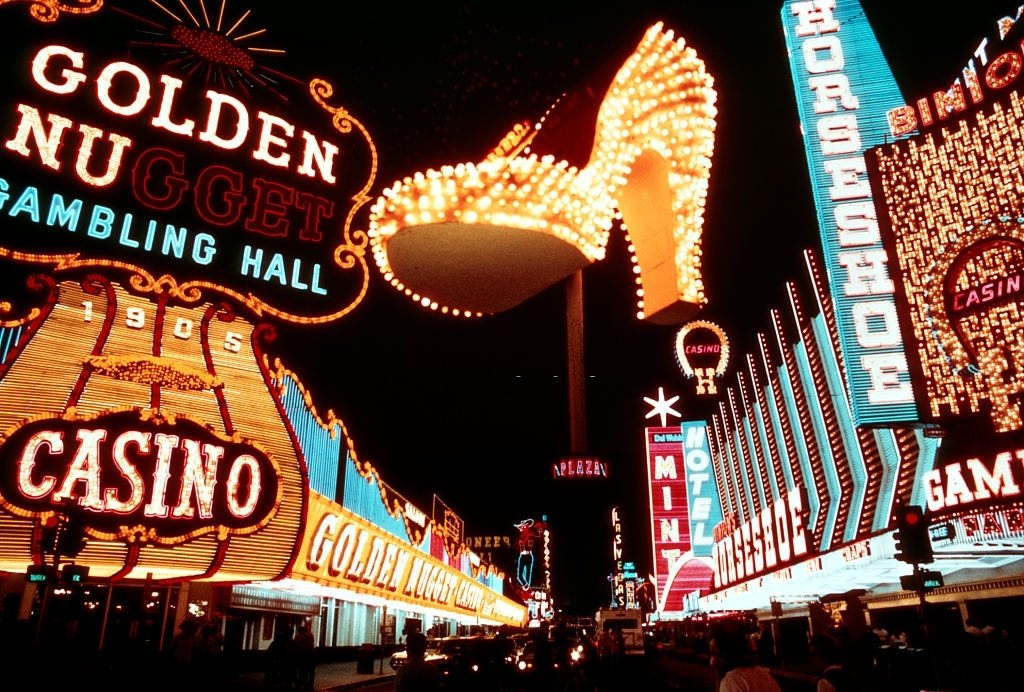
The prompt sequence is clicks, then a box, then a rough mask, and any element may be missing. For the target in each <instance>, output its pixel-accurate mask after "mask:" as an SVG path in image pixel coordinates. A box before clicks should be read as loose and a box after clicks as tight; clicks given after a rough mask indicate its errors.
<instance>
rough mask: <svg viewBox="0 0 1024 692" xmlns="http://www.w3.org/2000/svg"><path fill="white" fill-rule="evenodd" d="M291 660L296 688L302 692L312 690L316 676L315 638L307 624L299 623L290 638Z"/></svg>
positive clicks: (310, 691)
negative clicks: (293, 637)
mask: <svg viewBox="0 0 1024 692" xmlns="http://www.w3.org/2000/svg"><path fill="white" fill-rule="evenodd" d="M292 661H293V664H294V666H295V676H296V688H297V689H299V690H303V691H304V692H313V681H314V680H315V678H316V640H315V639H314V638H313V631H312V630H311V629H310V628H309V625H307V624H306V623H303V624H301V625H299V629H298V631H297V632H296V633H295V639H293V640H292Z"/></svg>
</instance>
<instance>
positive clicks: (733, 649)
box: [711, 620, 782, 692]
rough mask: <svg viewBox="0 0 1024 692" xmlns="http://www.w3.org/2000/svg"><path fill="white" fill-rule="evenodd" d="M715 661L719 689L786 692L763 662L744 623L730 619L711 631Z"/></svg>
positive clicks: (719, 691)
mask: <svg viewBox="0 0 1024 692" xmlns="http://www.w3.org/2000/svg"><path fill="white" fill-rule="evenodd" d="M711 655H712V661H713V663H714V665H715V667H716V669H717V671H718V675H719V681H718V692H755V691H756V692H782V688H781V687H779V683H778V682H777V681H776V680H775V677H774V676H773V675H772V672H771V671H770V670H768V669H767V668H766V667H764V666H762V665H759V664H758V661H757V652H756V651H755V650H754V648H753V647H752V646H751V642H750V639H749V637H748V633H747V629H746V627H744V625H743V623H741V622H738V621H734V620H726V621H724V622H721V623H718V624H716V625H715V626H714V627H713V628H712V632H711Z"/></svg>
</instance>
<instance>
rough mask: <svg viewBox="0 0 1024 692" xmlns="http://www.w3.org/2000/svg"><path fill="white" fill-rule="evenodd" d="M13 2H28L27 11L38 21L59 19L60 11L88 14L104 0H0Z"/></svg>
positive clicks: (96, 8)
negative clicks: (72, 1)
mask: <svg viewBox="0 0 1024 692" xmlns="http://www.w3.org/2000/svg"><path fill="white" fill-rule="evenodd" d="M15 2H28V3H29V5H30V7H29V8H28V13H29V14H30V15H32V18H33V19H37V20H39V21H40V22H47V23H50V22H55V21H57V20H58V19H60V15H61V12H65V13H67V14H90V13H92V12H98V11H99V10H100V9H102V8H103V2H104V0H78V1H77V2H75V3H66V2H61V1H60V0H0V5H6V4H10V3H15Z"/></svg>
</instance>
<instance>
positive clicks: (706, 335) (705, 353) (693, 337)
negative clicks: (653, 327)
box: [675, 320, 729, 394]
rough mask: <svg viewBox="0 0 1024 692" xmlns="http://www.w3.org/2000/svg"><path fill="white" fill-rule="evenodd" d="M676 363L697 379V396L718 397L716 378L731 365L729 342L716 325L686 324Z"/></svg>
mask: <svg viewBox="0 0 1024 692" xmlns="http://www.w3.org/2000/svg"><path fill="white" fill-rule="evenodd" d="M675 352H676V362H677V363H679V368H680V369H681V370H682V371H683V374H684V375H686V377H687V378H690V379H696V381H697V394H717V393H718V387H717V386H715V378H716V377H722V376H724V375H725V369H726V368H727V367H728V365H729V339H728V338H727V337H726V336H725V332H723V331H722V328H721V327H719V326H718V325H717V324H715V323H714V322H707V321H704V320H699V321H696V322H690V323H688V324H684V325H683V326H682V328H680V330H679V331H678V332H677V333H676V348H675Z"/></svg>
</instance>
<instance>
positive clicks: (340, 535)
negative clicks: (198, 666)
mask: <svg viewBox="0 0 1024 692" xmlns="http://www.w3.org/2000/svg"><path fill="white" fill-rule="evenodd" d="M292 576H293V577H295V578H299V579H309V580H311V581H316V582H318V583H320V584H324V585H328V586H333V587H337V588H349V589H352V590H355V591H359V592H363V593H367V594H372V595H375V596H380V597H384V598H390V599H395V600H401V601H406V602H408V603H416V604H419V605H424V606H434V607H437V608H441V609H447V610H451V611H459V612H462V613H467V614H478V615H480V616H481V617H487V618H489V619H493V620H496V621H500V622H505V623H508V624H514V625H521V624H522V623H523V621H524V618H525V608H524V607H523V606H521V605H519V604H517V603H515V602H513V601H511V600H509V599H507V598H504V597H503V596H500V595H498V594H496V593H494V592H493V591H490V590H489V589H487V588H485V587H484V586H483V585H482V584H479V583H477V582H475V581H473V580H472V579H471V578H469V577H467V576H466V575H464V574H462V573H461V572H458V571H456V570H454V569H452V568H450V567H448V566H446V565H444V564H442V563H441V562H439V561H437V560H435V559H433V558H431V557H430V555H429V554H427V553H425V552H421V551H418V550H415V549H413V548H412V547H411V546H410V545H408V544H406V543H403V542H401V541H399V540H398V539H397V538H395V537H394V536H391V535H389V534H387V533H385V532H383V531H381V530H380V529H378V528H376V527H375V526H373V525H372V524H370V523H369V522H367V521H365V520H363V519H361V518H359V517H358V516H356V515H354V514H352V513H350V512H349V511H348V510H346V509H345V508H344V507H341V506H340V505H337V504H335V503H333V502H330V501H329V500H327V499H326V498H324V497H322V496H320V495H318V494H316V493H315V492H310V512H309V515H308V520H307V526H306V536H305V539H304V541H303V546H302V550H301V552H300V555H299V560H298V561H297V562H296V565H295V568H294V569H293V573H292Z"/></svg>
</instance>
